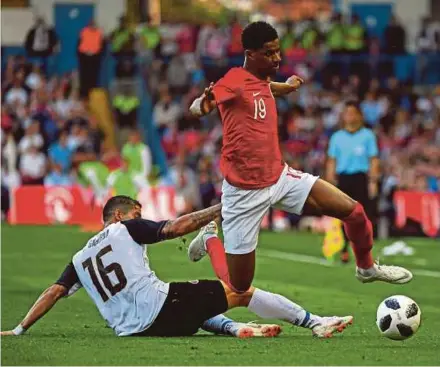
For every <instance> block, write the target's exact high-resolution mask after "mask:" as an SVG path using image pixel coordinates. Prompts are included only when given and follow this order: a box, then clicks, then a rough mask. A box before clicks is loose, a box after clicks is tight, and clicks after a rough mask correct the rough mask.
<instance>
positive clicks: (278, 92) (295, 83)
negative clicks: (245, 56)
mask: <svg viewBox="0 0 440 367" xmlns="http://www.w3.org/2000/svg"><path fill="white" fill-rule="evenodd" d="M303 83H304V80H302V79H301V78H300V77H299V76H296V75H292V76H291V77H290V78H289V79H287V80H286V81H285V82H284V83H279V82H270V90H271V92H272V94H273V96H274V97H282V96H285V95H287V94H289V93H292V92H295V91H296V90H298V88H299V87H300V86H301V85H302V84H303Z"/></svg>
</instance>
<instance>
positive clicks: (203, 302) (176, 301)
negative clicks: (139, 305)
mask: <svg viewBox="0 0 440 367" xmlns="http://www.w3.org/2000/svg"><path fill="white" fill-rule="evenodd" d="M227 309H228V300H227V298H226V294H225V290H224V288H223V285H222V284H221V283H220V281H218V280H195V281H192V282H185V283H170V290H169V292H168V296H167V298H166V300H165V303H164V305H163V306H162V309H161V310H160V312H159V315H158V316H157V318H156V320H154V322H153V324H152V325H151V326H150V327H149V328H148V329H147V330H145V331H143V332H141V333H138V334H135V335H137V336H189V335H193V334H195V333H197V331H198V330H199V328H200V327H201V326H202V324H203V323H204V322H205V321H206V320H208V319H210V318H211V317H214V316H217V315H219V314H221V313H223V312H225V311H227Z"/></svg>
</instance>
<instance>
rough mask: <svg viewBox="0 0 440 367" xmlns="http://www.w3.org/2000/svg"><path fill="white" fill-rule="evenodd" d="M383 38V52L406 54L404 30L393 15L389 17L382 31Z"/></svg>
mask: <svg viewBox="0 0 440 367" xmlns="http://www.w3.org/2000/svg"><path fill="white" fill-rule="evenodd" d="M383 40H384V47H383V51H384V53H385V54H387V55H403V54H406V32H405V29H404V28H403V27H402V25H401V24H400V22H399V20H398V19H397V17H396V16H395V15H392V16H391V17H390V22H389V23H388V25H387V27H386V28H385V31H384V36H383Z"/></svg>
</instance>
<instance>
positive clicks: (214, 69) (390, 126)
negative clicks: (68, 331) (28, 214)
mask: <svg viewBox="0 0 440 367" xmlns="http://www.w3.org/2000/svg"><path fill="white" fill-rule="evenodd" d="M245 23H246V22H244V23H243V21H242V20H241V19H239V18H238V17H234V18H232V19H231V21H230V23H229V24H227V25H225V26H221V25H218V24H205V25H202V26H200V25H191V24H181V23H163V24H161V25H160V26H158V27H157V26H155V25H153V24H151V23H150V22H149V21H146V22H144V23H140V24H139V25H137V26H135V27H133V26H130V25H129V24H128V23H127V21H126V19H125V18H124V17H121V19H120V24H119V26H118V27H117V28H116V29H115V30H114V31H113V32H111V33H110V34H108V35H104V33H103V32H102V31H101V30H100V29H99V27H98V26H97V25H96V24H94V23H93V22H91V23H90V24H89V26H87V27H86V28H85V30H83V32H81V34H80V35H79V43H78V60H79V69H78V70H77V71H74V72H72V73H69V74H67V75H61V76H59V75H58V76H54V75H51V73H50V72H49V71H50V70H49V63H48V62H47V60H48V57H50V55H52V54H53V53H54V52H56V48H57V43H58V42H61V43H62V40H57V38H56V34H54V33H53V32H54V31H53V29H52V28H50V27H49V26H47V25H46V24H45V23H44V21H43V20H42V19H38V20H37V22H36V24H35V26H34V27H33V28H32V29H31V30H30V31H29V34H28V37H27V39H26V44H25V47H26V50H27V57H25V56H17V57H10V58H9V59H8V60H7V63H6V65H5V67H4V69H3V73H2V119H1V129H2V136H1V140H2V198H3V199H4V200H2V206H3V205H7V195H8V194H7V193H8V190H10V189H11V188H12V187H14V186H17V185H20V184H23V185H28V184H32V185H35V184H44V185H72V184H76V183H80V184H82V185H84V186H91V187H93V189H94V190H95V193H96V195H97V197H101V196H104V195H105V192H106V190H108V189H110V188H112V189H114V190H115V191H116V192H117V193H122V192H124V193H136V192H137V191H138V190H139V189H140V188H142V187H148V186H150V185H173V186H174V187H175V188H176V191H177V193H178V195H179V196H180V197H181V198H182V199H183V203H184V205H183V206H182V208H181V209H180V210H181V211H182V212H187V211H190V210H193V209H195V208H200V207H206V206H209V205H211V204H213V203H214V202H216V201H218V200H219V195H220V183H221V176H220V170H219V154H220V149H221V144H222V127H221V123H220V119H219V117H218V115H217V114H215V113H214V114H212V115H210V116H206V117H204V118H202V119H200V120H199V119H194V118H193V117H192V116H191V115H190V114H189V112H188V107H189V105H190V104H191V102H192V101H193V100H194V98H195V97H197V96H199V95H200V94H201V93H202V92H203V89H204V87H205V86H206V85H207V83H208V82H210V81H216V80H217V79H218V78H219V77H221V75H223V74H224V73H225V72H226V71H227V70H228V68H230V67H231V66H238V65H241V63H242V61H243V59H242V57H243V55H242V54H243V50H242V48H241V39H240V35H241V31H242V29H243V25H244V24H245ZM277 28H278V30H279V34H280V40H281V48H282V51H283V57H284V61H283V65H282V68H281V70H280V75H279V77H280V78H281V79H283V78H286V77H288V76H290V75H291V74H298V75H300V76H301V77H303V78H304V79H305V80H306V83H305V85H304V86H303V87H301V89H300V90H299V91H298V92H297V93H293V94H291V95H290V96H288V97H286V98H281V99H278V100H277V103H278V111H279V128H280V140H281V146H282V150H283V154H284V156H285V158H286V160H287V162H289V164H290V165H291V166H293V167H294V168H296V169H300V170H305V171H308V172H311V173H314V174H320V175H323V174H324V171H323V170H324V163H325V159H326V153H327V152H326V150H327V143H328V139H329V137H330V136H331V134H332V133H333V132H334V131H336V130H337V129H339V128H340V127H341V121H340V114H341V111H342V108H343V105H344V101H346V100H348V99H352V98H356V99H358V100H359V101H360V102H361V107H362V112H363V114H364V119H365V123H366V125H368V126H369V127H371V128H372V129H373V130H374V131H375V132H376V134H377V138H378V142H379V146H380V155H381V159H382V170H383V178H382V199H383V200H382V201H381V205H382V207H383V208H384V210H386V208H387V206H389V205H390V199H391V196H392V193H393V192H394V190H396V189H399V188H403V189H407V190H423V191H426V190H427V191H433V192H439V191H440V118H439V112H440V87H430V88H423V87H418V86H414V85H413V80H407V81H406V82H404V83H403V82H400V81H398V80H397V79H396V78H395V77H394V69H393V68H394V64H393V63H392V62H391V61H390V59H388V58H387V57H388V56H395V55H404V54H406V53H407V49H406V47H407V46H406V45H407V40H406V33H405V29H404V27H402V25H401V24H400V23H399V21H398V19H397V18H396V17H392V18H391V20H390V23H389V25H388V26H387V28H386V29H385V32H384V35H383V37H382V38H381V39H379V38H377V37H369V36H368V32H367V30H366V29H365V28H364V27H363V25H362V24H361V22H360V21H359V18H357V17H356V16H352V17H350V18H349V19H348V18H347V17H343V16H341V15H339V14H336V15H334V16H333V18H332V19H330V20H329V21H327V22H318V21H317V20H314V19H306V20H304V21H302V22H297V23H295V24H294V23H292V22H285V23H280V24H278V25H277ZM44 32H46V35H44ZM416 45H417V53H418V55H419V56H421V57H423V55H427V54H429V55H437V56H438V55H439V54H440V28H439V27H438V26H437V24H436V23H435V22H433V21H431V20H429V19H425V20H423V22H422V25H421V29H420V33H419V35H418V37H417V41H416ZM106 48H107V49H108V50H109V52H110V53H111V54H112V55H113V57H114V59H115V60H116V63H115V79H114V81H113V83H112V85H111V88H110V90H109V92H110V96H111V104H112V108H113V112H114V117H115V121H116V128H117V133H116V141H117V144H116V145H117V147H116V149H115V148H114V147H112V146H110V145H108V144H104V134H103V132H102V131H101V129H100V127H99V124H98V121H97V119H96V118H95V117H94V116H93V115H92V114H91V113H90V112H89V109H88V104H87V97H88V94H89V92H90V90H92V89H93V88H94V87H96V86H97V85H98V77H97V75H98V74H99V72H100V69H101V68H102V63H103V61H104V56H105V53H104V50H105V49H106ZM362 55H368V56H369V58H364V57H361V56H362ZM375 56H377V58H376V59H375V58H374V57H375ZM379 56H380V57H379ZM382 56H387V57H385V58H383V57H382ZM347 60H348V63H347ZM418 66H420V68H421V73H422V74H423V73H425V74H427V73H429V72H430V70H431V69H433V68H434V69H436V70H437V71H438V66H437V68H435V65H432V63H431V62H430V59H422V62H421V63H418ZM139 80H144V81H145V82H146V84H147V86H148V91H149V93H150V95H151V98H152V100H153V121H154V125H155V126H156V128H157V131H158V135H159V137H160V140H161V144H162V147H163V150H164V151H165V154H166V157H167V163H168V167H169V169H168V171H167V173H166V174H163V172H162V173H161V172H159V169H158V168H157V167H155V166H154V165H153V164H152V158H151V157H152V153H151V151H150V148H149V147H148V146H147V145H146V144H145V143H144V142H142V136H144V135H143V132H142V131H141V132H139V131H137V130H136V129H137V127H138V126H139V121H138V112H139V109H140V108H141V106H140V104H141V100H142V98H141V96H140V94H139ZM4 202H5V204H3V203H4ZM2 209H3V208H2Z"/></svg>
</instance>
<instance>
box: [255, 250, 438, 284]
mask: <svg viewBox="0 0 440 367" xmlns="http://www.w3.org/2000/svg"><path fill="white" fill-rule="evenodd" d="M258 253H259V254H261V255H263V256H265V257H270V258H272V259H280V260H289V261H295V262H299V263H305V264H316V265H321V266H327V267H332V266H334V265H333V264H332V263H330V262H328V261H327V260H325V259H323V258H320V257H317V256H310V255H302V254H296V253H294V252H283V251H276V250H259V251H258ZM411 271H412V273H413V274H415V275H420V276H425V277H431V278H440V272H438V271H433V270H423V269H411Z"/></svg>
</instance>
